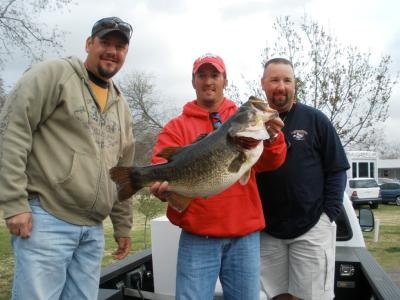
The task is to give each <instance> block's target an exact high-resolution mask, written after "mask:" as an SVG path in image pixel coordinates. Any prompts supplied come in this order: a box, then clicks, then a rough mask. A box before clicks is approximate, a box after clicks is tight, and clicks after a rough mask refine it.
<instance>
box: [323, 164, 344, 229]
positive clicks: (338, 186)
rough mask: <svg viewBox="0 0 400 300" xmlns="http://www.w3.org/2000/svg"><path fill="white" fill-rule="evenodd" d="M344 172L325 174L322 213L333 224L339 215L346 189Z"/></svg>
mask: <svg viewBox="0 0 400 300" xmlns="http://www.w3.org/2000/svg"><path fill="white" fill-rule="evenodd" d="M346 180H347V175H346V171H339V172H334V173H327V174H326V175H325V187H324V211H325V213H326V214H327V215H328V217H329V219H330V220H331V221H332V222H333V221H335V220H336V218H337V216H338V215H339V214H340V212H341V210H342V205H343V193H344V190H345V188H346Z"/></svg>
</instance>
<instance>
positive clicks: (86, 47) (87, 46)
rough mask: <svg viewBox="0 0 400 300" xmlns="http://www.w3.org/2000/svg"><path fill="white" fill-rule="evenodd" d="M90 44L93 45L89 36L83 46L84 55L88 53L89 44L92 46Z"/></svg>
mask: <svg viewBox="0 0 400 300" xmlns="http://www.w3.org/2000/svg"><path fill="white" fill-rule="evenodd" d="M92 43H93V38H92V37H90V36H89V37H88V38H87V39H86V45H85V50H86V53H88V52H89V46H90V44H92Z"/></svg>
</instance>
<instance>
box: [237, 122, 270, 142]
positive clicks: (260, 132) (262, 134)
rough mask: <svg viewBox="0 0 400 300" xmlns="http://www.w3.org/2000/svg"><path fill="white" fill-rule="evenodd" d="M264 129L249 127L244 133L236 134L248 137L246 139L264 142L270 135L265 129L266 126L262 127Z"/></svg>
mask: <svg viewBox="0 0 400 300" xmlns="http://www.w3.org/2000/svg"><path fill="white" fill-rule="evenodd" d="M262 127H263V128H260V127H259V126H258V127H248V128H246V129H245V130H243V131H240V132H238V133H237V134H236V136H238V137H246V138H252V139H255V140H259V141H263V140H267V139H269V134H268V132H267V130H266V129H265V126H262Z"/></svg>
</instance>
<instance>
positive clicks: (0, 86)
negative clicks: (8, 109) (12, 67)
mask: <svg viewBox="0 0 400 300" xmlns="http://www.w3.org/2000/svg"><path fill="white" fill-rule="evenodd" d="M5 101H6V91H5V90H4V82H3V79H2V78H1V77H0V111H1V109H2V108H3V105H4V102H5Z"/></svg>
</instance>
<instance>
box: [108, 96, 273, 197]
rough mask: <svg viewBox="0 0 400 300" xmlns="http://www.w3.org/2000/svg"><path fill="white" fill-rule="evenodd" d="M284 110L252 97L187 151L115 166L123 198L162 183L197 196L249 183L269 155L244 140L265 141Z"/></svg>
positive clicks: (168, 150)
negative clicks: (257, 165) (269, 123)
mask: <svg viewBox="0 0 400 300" xmlns="http://www.w3.org/2000/svg"><path fill="white" fill-rule="evenodd" d="M276 117H278V112H277V111H275V110H273V109H271V108H269V106H268V104H267V103H266V102H265V101H263V100H261V99H257V98H255V97H250V98H249V100H248V101H247V102H246V103H245V104H243V105H242V106H241V107H240V108H239V110H238V111H237V112H236V113H235V114H234V115H232V116H231V117H230V118H229V119H228V120H227V121H226V122H225V123H223V124H222V126H221V127H220V128H218V129H217V130H215V131H213V132H212V133H210V134H208V135H207V136H205V137H203V138H199V139H198V140H196V141H195V142H194V143H193V144H190V145H188V146H185V147H171V148H166V149H164V150H163V151H161V153H159V154H158V155H159V156H161V157H164V158H166V159H167V160H168V162H167V163H162V164H157V165H149V166H144V167H114V168H112V169H111V170H110V176H111V179H112V180H113V181H114V182H115V183H116V184H117V190H118V198H119V200H125V199H127V198H129V197H131V196H132V195H133V194H135V193H136V192H137V191H139V190H140V189H142V188H143V187H148V186H151V185H152V184H153V183H154V182H156V181H160V182H163V181H168V190H169V191H172V192H176V193H178V194H180V195H183V196H186V197H190V198H195V197H208V196H211V195H215V194H217V193H220V192H222V191H223V190H225V189H227V188H228V187H230V186H231V185H232V184H234V183H235V182H236V181H238V180H239V181H240V183H241V184H246V183H247V181H248V179H249V178H250V169H251V167H252V166H253V165H254V164H255V163H256V162H257V160H258V158H259V157H260V155H261V154H262V152H263V143H258V145H257V146H256V147H254V148H252V149H246V148H245V147H243V144H242V143H241V142H240V139H243V138H244V139H246V138H248V139H256V140H265V139H268V138H269V134H268V132H267V130H266V128H265V124H264V123H265V122H267V121H269V120H271V119H274V118H276Z"/></svg>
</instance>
